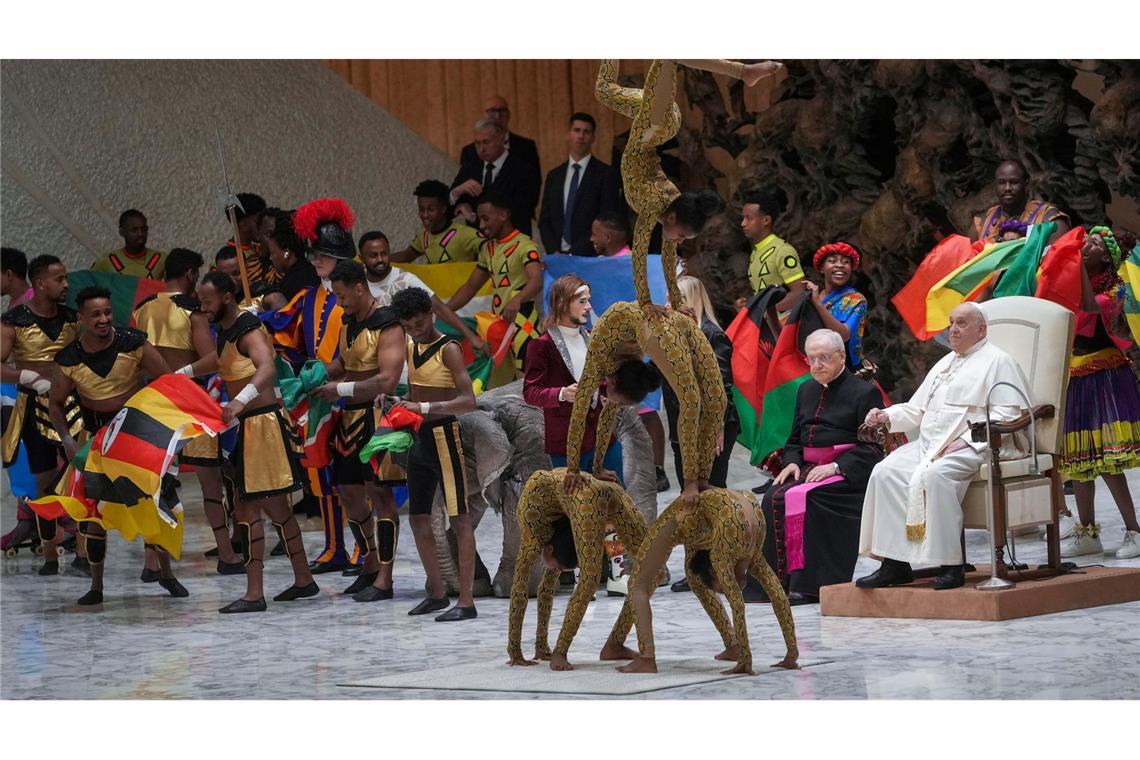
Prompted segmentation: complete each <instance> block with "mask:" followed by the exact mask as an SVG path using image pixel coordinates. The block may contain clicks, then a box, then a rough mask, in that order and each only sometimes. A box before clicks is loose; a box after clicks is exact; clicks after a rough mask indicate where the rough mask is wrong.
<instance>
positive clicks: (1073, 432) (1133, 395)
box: [1061, 227, 1140, 559]
mask: <svg viewBox="0 0 1140 760" xmlns="http://www.w3.org/2000/svg"><path fill="white" fill-rule="evenodd" d="M1122 256H1123V252H1122V251H1121V247H1120V245H1119V243H1118V242H1117V240H1116V236H1115V235H1113V233H1112V231H1111V230H1109V229H1108V228H1107V227H1093V228H1092V229H1091V230H1090V231H1089V236H1088V239H1087V240H1086V242H1085V246H1084V248H1083V249H1082V251H1081V258H1082V260H1083V263H1084V266H1083V267H1082V276H1081V291H1082V292H1081V295H1082V300H1083V303H1082V308H1081V311H1080V312H1079V313H1078V314H1077V330H1076V337H1075V339H1074V340H1073V353H1072V358H1071V359H1070V362H1069V389H1068V392H1067V395H1066V398H1065V428H1064V429H1065V438H1064V444H1063V447H1062V451H1061V469H1062V470H1064V471H1065V472H1066V473H1067V475H1068V477H1069V478H1071V479H1072V480H1073V493H1074V495H1075V496H1076V499H1077V513H1078V522H1077V524H1076V525H1075V526H1074V527H1073V534H1072V535H1071V536H1070V537H1068V538H1066V539H1065V540H1064V541H1063V542H1062V543H1061V556H1062V557H1082V556H1085V555H1090V554H1096V555H1099V554H1103V553H1104V547H1103V546H1102V545H1101V542H1100V525H1098V524H1097V522H1096V517H1095V513H1094V511H1093V508H1094V504H1093V498H1094V496H1095V495H1096V479H1097V478H1098V477H1099V478H1102V479H1103V480H1104V482H1105V485H1107V486H1108V490H1109V492H1110V493H1111V494H1112V498H1113V500H1114V501H1115V502H1116V507H1117V509H1119V510H1120V515H1121V517H1123V518H1124V540H1123V542H1122V543H1121V545H1120V548H1119V549H1117V551H1116V554H1115V556H1116V558H1117V559H1131V558H1133V557H1140V525H1138V524H1137V521H1136V508H1135V506H1134V504H1133V501H1132V494H1131V492H1129V490H1128V481H1127V480H1126V479H1125V475H1124V471H1125V470H1127V469H1129V468H1131V467H1136V466H1140V389H1138V388H1137V384H1136V376H1135V375H1134V374H1133V372H1132V366H1131V365H1132V363H1131V361H1129V359H1128V357H1127V356H1125V355H1124V349H1126V348H1128V347H1129V346H1130V345H1131V341H1130V340H1129V339H1128V338H1127V337H1123V336H1125V335H1126V331H1125V330H1124V329H1123V328H1121V327H1120V325H1119V317H1120V313H1121V308H1122V306H1123V302H1124V297H1125V286H1124V282H1123V281H1122V280H1121V279H1120V275H1119V274H1118V273H1117V270H1119V269H1120V263H1121V259H1122Z"/></svg>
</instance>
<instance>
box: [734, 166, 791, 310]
mask: <svg viewBox="0 0 1140 760" xmlns="http://www.w3.org/2000/svg"><path fill="white" fill-rule="evenodd" d="M787 205H788V197H787V195H786V194H785V193H784V191H783V190H782V189H780V188H778V187H766V188H763V189H762V190H760V191H759V192H757V193H754V194H752V195H748V196H745V198H744V206H743V208H742V209H741V218H740V229H741V230H742V231H743V232H744V236H745V237H747V238H748V242H750V243H752V255H751V257H750V259H749V263H748V282H749V284H750V285H751V286H752V292H753V293H759V292H760V291H761V290H763V289H764V288H766V287H768V286H770V285H782V286H784V287H786V288H787V289H788V296H787V297H786V298H785V299H784V300H783V301H781V303H780V304H779V308H780V309H781V310H783V309H787V308H789V307H790V306H791V304H792V303H794V302H795V299H796V298H797V297H798V296H799V295H800V293H801V292H802V291H803V288H804V283H805V282H806V280H804V270H803V266H802V265H801V264H800V256H799V254H798V253H796V249H795V248H793V247H792V246H791V245H789V244H788V243H787V241H785V240H784V239H782V238H781V237H780V236H779V235H777V234H776V233H775V231H774V229H773V228H774V226H775V222H776V219H777V218H779V216H780V215H781V214H783V213H784V209H785V208H786V207H787ZM746 301H747V299H744V298H741V299H738V300H737V308H743V307H744V303H743V302H746Z"/></svg>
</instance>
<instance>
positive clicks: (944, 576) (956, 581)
mask: <svg viewBox="0 0 1140 760" xmlns="http://www.w3.org/2000/svg"><path fill="white" fill-rule="evenodd" d="M940 569H941V570H942V572H941V574H939V576H938V577H937V578H935V579H934V583H932V584H930V585H931V587H932V588H934V589H935V590H937V591H945V590H946V589H950V588H958V587H959V586H963V585H965V583H966V568H965V567H964V566H962V565H943V566H942V567H941V568H940Z"/></svg>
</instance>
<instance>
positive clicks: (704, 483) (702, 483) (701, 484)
mask: <svg viewBox="0 0 1140 760" xmlns="http://www.w3.org/2000/svg"><path fill="white" fill-rule="evenodd" d="M712 488H713V486H712V485H711V484H710V483H709V482H708V480H698V481H697V490H699V491H700V492H701V493H704V492H705V491H710V490H712Z"/></svg>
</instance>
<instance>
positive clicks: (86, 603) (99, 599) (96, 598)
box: [79, 589, 103, 607]
mask: <svg viewBox="0 0 1140 760" xmlns="http://www.w3.org/2000/svg"><path fill="white" fill-rule="evenodd" d="M102 603H103V592H102V591H95V590H94V589H92V590H91V591H88V592H87V593H86V594H84V595H83V596H81V597H79V606H80V607H90V606H92V605H95V604H102Z"/></svg>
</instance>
